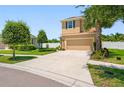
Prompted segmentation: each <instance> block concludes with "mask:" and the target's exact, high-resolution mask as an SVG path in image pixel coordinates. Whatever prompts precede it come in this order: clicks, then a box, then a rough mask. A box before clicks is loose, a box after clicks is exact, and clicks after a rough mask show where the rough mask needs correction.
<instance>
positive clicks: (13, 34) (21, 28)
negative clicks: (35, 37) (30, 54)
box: [2, 21, 30, 60]
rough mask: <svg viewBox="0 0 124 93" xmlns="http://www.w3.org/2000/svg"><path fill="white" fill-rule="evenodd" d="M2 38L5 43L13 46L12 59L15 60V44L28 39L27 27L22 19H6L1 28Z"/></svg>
mask: <svg viewBox="0 0 124 93" xmlns="http://www.w3.org/2000/svg"><path fill="white" fill-rule="evenodd" d="M2 38H3V42H4V43H5V44H9V45H12V46H13V59H14V60H15V46H16V45H17V44H24V43H29V41H30V31H29V27H28V26H27V25H26V23H24V22H22V21H18V22H15V21H7V22H6V24H5V27H4V29H3V30H2Z"/></svg>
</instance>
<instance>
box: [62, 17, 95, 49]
mask: <svg viewBox="0 0 124 93" xmlns="http://www.w3.org/2000/svg"><path fill="white" fill-rule="evenodd" d="M70 20H75V27H74V28H66V22H68V21H70ZM61 22H62V36H61V46H62V48H63V49H65V50H94V47H93V43H94V42H95V29H94V28H92V29H90V30H89V31H84V29H83V22H84V21H83V17H72V18H68V19H64V20H62V21H61Z"/></svg>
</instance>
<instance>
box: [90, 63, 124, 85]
mask: <svg viewBox="0 0 124 93" xmlns="http://www.w3.org/2000/svg"><path fill="white" fill-rule="evenodd" d="M88 67H89V71H90V73H91V76H92V79H93V82H94V84H95V86H99V87H124V70H120V69H114V68H108V67H103V66H96V65H88ZM106 71H109V72H111V73H113V74H109V73H106Z"/></svg>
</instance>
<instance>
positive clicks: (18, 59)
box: [0, 55, 36, 64]
mask: <svg viewBox="0 0 124 93" xmlns="http://www.w3.org/2000/svg"><path fill="white" fill-rule="evenodd" d="M34 58H36V57H33V56H16V59H15V60H13V58H12V56H3V55H1V56H0V62H2V63H9V64H15V63H18V62H22V61H26V60H31V59H34Z"/></svg>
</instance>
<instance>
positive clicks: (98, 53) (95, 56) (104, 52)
mask: <svg viewBox="0 0 124 93" xmlns="http://www.w3.org/2000/svg"><path fill="white" fill-rule="evenodd" d="M107 57H109V51H108V49H107V48H103V49H102V50H98V51H95V52H93V54H92V55H91V59H103V58H107Z"/></svg>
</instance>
